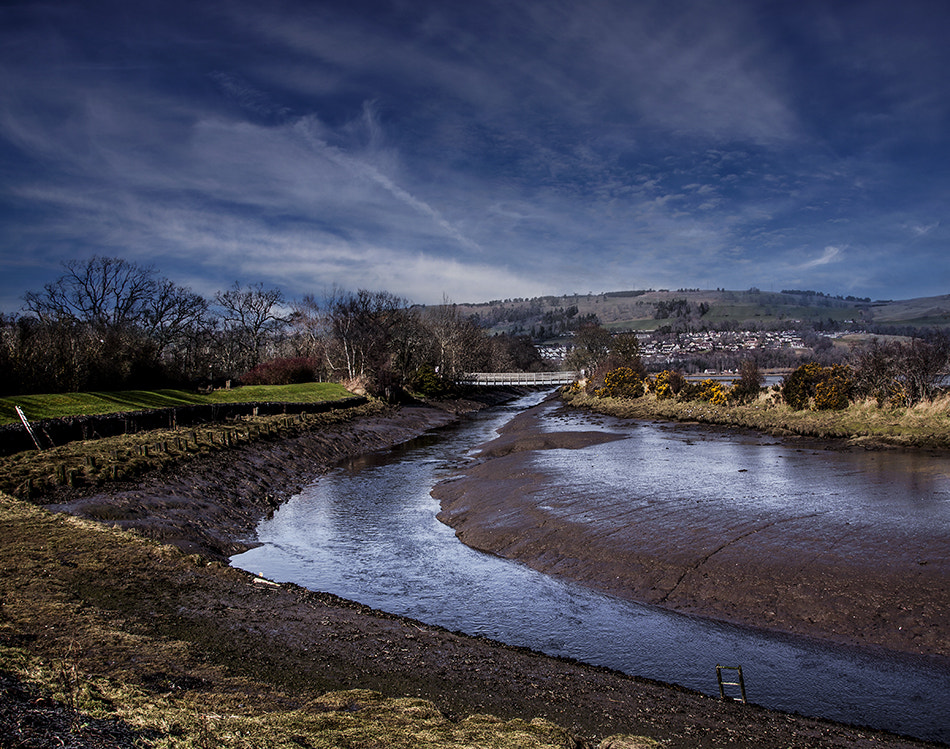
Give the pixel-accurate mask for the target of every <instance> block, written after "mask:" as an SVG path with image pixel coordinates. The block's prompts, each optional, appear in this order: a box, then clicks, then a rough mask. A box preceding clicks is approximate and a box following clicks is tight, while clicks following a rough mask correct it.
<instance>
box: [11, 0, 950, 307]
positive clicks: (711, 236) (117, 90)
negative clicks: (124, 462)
mask: <svg viewBox="0 0 950 749" xmlns="http://www.w3.org/2000/svg"><path fill="white" fill-rule="evenodd" d="M948 39H950V4H948V3H947V2H946V0H900V1H899V2H898V1H897V0H860V1H857V2H851V1H849V0H826V1H824V2H818V1H816V0H794V1H793V2H781V1H779V0H771V1H766V0H717V1H716V2H709V1H708V0H585V2H584V3H580V2H577V1H576V0H570V1H569V2H565V1H562V0H479V1H478V2H470V3H452V2H447V1H446V0H437V1H436V0H434V1H433V2H425V1H422V0H392V1H391V2H368V1H365V0H343V1H340V2H336V1H321V0H269V1H268V2H260V1H259V0H233V1H230V0H207V1H205V0H203V1H202V2H192V1H191V0H189V1H188V2H179V1H177V0H136V2H128V0H121V2H118V1H117V2H108V1H100V0H72V1H71V0H33V1H31V2H16V1H15V0H7V1H6V2H4V3H3V4H2V6H0V269H2V273H0V310H2V311H4V312H7V313H12V312H16V311H18V310H20V309H21V308H22V296H23V294H24V293H25V292H27V291H31V290H32V291H35V290H41V289H42V288H43V285H44V284H46V283H48V282H50V281H54V280H55V279H57V278H58V277H60V276H61V275H62V273H63V272H64V268H63V265H62V263H63V262H66V261H70V260H80V261H85V260H87V259H89V258H91V257H92V256H94V255H99V256H107V257H119V258H122V259H124V260H127V261H130V262H133V263H136V264H138V265H141V266H143V267H148V266H152V267H154V268H155V269H156V270H157V271H158V272H159V274H160V275H162V276H164V277H167V278H169V279H171V280H172V281H174V282H176V283H178V284H180V285H182V286H186V287H188V288H190V289H191V290H193V291H195V292H198V293H201V294H204V295H208V296H211V295H213V293H214V292H215V291H217V290H224V289H226V288H228V287H229V286H231V285H232V284H234V283H238V284H240V285H244V284H257V283H261V284H263V285H265V286H266V287H268V288H272V287H277V288H280V289H281V290H282V291H283V292H284V294H285V296H286V297H288V298H300V297H302V296H303V295H305V294H314V295H315V296H317V297H320V296H321V295H322V294H324V293H326V292H327V291H329V290H330V289H332V288H338V289H344V290H351V291H355V290H357V289H368V290H374V291H377V290H384V291H388V292H390V293H392V294H395V295H397V296H400V297H403V298H405V299H407V300H408V301H410V302H414V303H421V304H434V303H439V302H441V301H443V300H444V299H448V300H451V301H455V302H460V303H461V302H480V301H488V300H492V299H505V298H514V297H533V296H540V295H548V294H571V293H580V294H586V293H589V292H594V293H598V292H602V291H617V290H627V289H648V288H657V289H659V288H669V289H679V288H703V289H712V288H727V289H747V288H750V287H753V286H755V287H758V288H760V289H762V290H763V291H770V290H774V291H779V290H782V289H812V290H817V291H822V292H824V293H829V294H841V295H854V296H858V297H871V298H873V299H908V298H914V297H922V296H935V295H942V294H950V259H948V253H947V248H948V239H950V216H948V206H950V44H948V43H947V40H948Z"/></svg>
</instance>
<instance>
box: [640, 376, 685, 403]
mask: <svg viewBox="0 0 950 749" xmlns="http://www.w3.org/2000/svg"><path fill="white" fill-rule="evenodd" d="M685 385H686V378H685V377H684V376H683V375H682V374H681V373H680V372H677V371H675V370H669V369H664V370H663V371H662V372H658V373H657V375H656V376H655V377H653V378H651V379H650V380H648V381H647V387H649V389H650V392H652V393H654V394H655V395H656V397H657V400H666V399H668V398H674V397H676V396H677V395H678V394H679V393H680V391H681V390H682V389H683V388H684V387H685Z"/></svg>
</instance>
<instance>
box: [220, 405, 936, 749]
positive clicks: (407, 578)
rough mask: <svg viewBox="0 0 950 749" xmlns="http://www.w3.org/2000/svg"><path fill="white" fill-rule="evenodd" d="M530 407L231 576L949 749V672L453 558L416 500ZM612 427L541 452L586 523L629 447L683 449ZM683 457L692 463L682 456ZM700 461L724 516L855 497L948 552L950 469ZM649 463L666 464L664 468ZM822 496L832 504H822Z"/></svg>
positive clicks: (445, 433) (584, 418)
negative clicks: (726, 680)
mask: <svg viewBox="0 0 950 749" xmlns="http://www.w3.org/2000/svg"><path fill="white" fill-rule="evenodd" d="M542 397H543V394H534V395H531V396H528V397H526V398H524V399H521V400H519V401H517V402H514V403H512V404H509V405H508V406H505V407H501V408H497V409H491V410H490V411H488V412H482V413H481V414H479V415H477V416H476V417H473V418H472V419H470V420H466V421H464V422H462V423H461V424H458V425H453V426H451V427H448V428H445V429H441V430H438V431H437V432H434V433H430V434H428V435H424V436H423V437H420V438H418V439H416V440H413V441H412V442H410V443H407V444H406V445H403V446H400V447H399V448H397V449H395V450H393V451H391V452H386V453H379V454H371V455H367V456H363V457H361V458H359V459H356V460H353V461H350V462H347V463H345V464H342V465H340V466H338V467H337V468H335V469H334V470H332V471H331V472H330V473H328V474H326V475H324V476H321V477H320V478H319V479H318V480H316V481H315V482H314V483H313V484H311V485H310V486H308V487H306V488H305V489H304V490H303V491H302V492H301V493H300V494H299V495H297V496H295V497H293V498H292V499H291V500H290V501H289V502H287V503H286V504H284V505H283V506H281V507H280V508H279V509H278V511H277V512H276V513H275V514H274V516H273V517H272V518H271V519H268V520H265V521H263V522H262V523H261V524H260V526H259V527H258V529H257V540H258V541H259V542H260V544H261V545H260V546H258V547H256V548H254V549H251V550H250V551H248V552H246V553H244V554H240V555H237V556H235V557H233V558H232V560H231V562H232V564H233V565H235V566H237V567H240V568H242V569H245V570H248V571H251V572H254V573H257V574H261V575H263V576H264V577H267V578H269V579H272V580H276V581H280V582H294V583H297V584H299V585H302V586H304V587H307V588H310V589H312V590H318V591H326V592H329V593H334V594H336V595H339V596H342V597H344V598H348V599H351V600H355V601H359V602H360V603H363V604H366V605H368V606H371V607H374V608H377V609H380V610H383V611H387V612H390V613H393V614H399V615H403V616H408V617H412V618H414V619H417V620H420V621H423V622H426V623H430V624H435V625H439V626H442V627H445V628H447V629H449V630H453V631H462V632H466V633H468V634H473V635H483V636H486V637H489V638H492V639H495V640H499V641H501V642H505V643H509V644H512V645H518V646H523V647H528V648H531V649H534V650H538V651H541V652H545V653H548V654H551V655H558V656H566V657H570V658H575V659H577V660H580V661H583V662H586V663H591V664H594V665H599V666H606V667H609V668H613V669H616V670H619V671H623V672H625V673H628V674H632V675H637V676H643V677H647V678H650V679H656V680H660V681H664V682H669V683H674V684H680V685H682V686H685V687H688V688H691V689H695V690H697V691H700V692H703V693H706V694H709V695H714V696H718V684H717V681H716V665H717V664H722V665H725V666H734V665H741V666H742V668H743V675H744V678H745V683H746V691H747V694H748V698H749V701H750V702H755V703H757V704H760V705H764V706H767V707H770V708H774V709H778V710H784V711H788V712H798V713H802V714H805V715H811V716H816V717H824V718H829V719H832V720H837V721H841V722H845V723H852V724H856V725H866V726H871V727H875V728H881V729H885V730H889V731H894V732H897V733H903V734H906V735H910V736H915V737H917V738H922V739H929V740H937V741H943V742H948V743H950V668H948V667H946V665H945V664H941V663H937V662H935V661H934V660H932V659H927V658H922V657H915V656H907V655H887V654H884V655H882V654H880V653H869V652H866V651H863V650H859V649H856V648H848V647H843V646H840V645H826V644H823V643H820V642H816V641H812V640H806V639H803V638H797V637H792V636H783V635H777V634H771V633H767V632H762V631H758V630H753V629H748V628H743V627H737V626H732V625H728V624H723V623H720V622H716V621H712V620H708V619H703V618H699V617H691V616H684V615H681V614H676V613H672V612H669V611H665V610H663V609H660V608H656V607H651V606H645V605H639V604H635V603H630V602H628V601H624V600H620V599H617V598H614V597H611V596H608V595H604V594H601V593H598V592H596V591H592V590H590V589H587V588H585V587H583V586H581V585H578V584H574V583H571V582H567V581H564V580H560V579H555V578H551V577H548V576H546V575H543V574H541V573H538V572H535V571H533V570H531V569H529V568H527V567H525V566H523V565H521V564H518V563H515V562H511V561H507V560H503V559H500V558H497V557H494V556H491V555H488V554H483V553H480V552H477V551H474V550H472V549H470V548H469V547H467V546H465V545H463V544H462V543H460V542H459V541H458V540H457V539H456V537H455V534H454V532H453V531H452V529H450V528H448V527H447V526H445V525H443V524H442V523H440V522H439V521H438V520H437V519H436V514H437V513H438V511H439V505H438V503H437V502H436V500H434V499H433V498H432V497H431V496H430V494H429V492H430V490H431V488H432V487H433V486H434V485H435V484H436V483H438V482H440V481H442V480H445V479H446V478H449V477H451V476H452V474H453V472H455V471H456V470H457V469H458V468H459V467H460V466H462V465H464V463H465V461H467V460H469V459H470V458H471V457H472V455H473V452H474V450H475V448H476V447H477V446H478V445H480V444H482V443H484V442H486V441H488V440H490V439H492V438H493V437H494V436H495V434H496V429H498V428H499V427H500V426H502V425H503V424H504V423H506V422H507V421H508V420H509V419H510V418H511V417H512V416H513V415H514V414H515V413H517V412H519V411H520V410H523V409H524V408H526V407H528V406H531V405H534V404H536V403H538V402H539V401H540V400H541V399H542ZM552 428H557V429H571V428H577V429H588V430H589V429H596V428H606V427H604V420H603V419H600V418H598V417H596V416H588V415H585V414H577V415H575V416H572V417H569V418H566V419H565V418H562V419H560V420H559V422H558V423H557V424H556V425H555V426H554V427H552ZM609 428H610V431H612V432H615V431H617V430H618V429H621V430H622V429H624V428H627V429H629V431H630V435H629V440H622V441H620V442H611V443H607V444H605V445H596V446H591V447H587V448H583V449H582V450H574V451H565V450H551V451H546V453H545V454H544V455H543V457H542V458H541V459H540V460H541V462H543V463H544V464H545V466H546V469H547V470H549V471H551V475H552V486H553V485H555V484H557V485H563V483H565V482H566V483H567V484H568V485H570V486H574V487H580V486H583V487H585V489H584V491H585V493H586V494H587V495H589V496H590V497H591V503H592V507H591V509H592V517H596V516H597V513H596V503H597V499H598V498H599V497H606V496H609V495H611V494H616V490H617V486H618V485H620V484H622V483H623V482H629V481H630V478H629V475H630V471H629V470H624V468H623V465H622V464H621V463H620V459H619V458H618V459H617V462H616V463H612V462H611V458H610V455H611V452H612V451H615V450H616V449H617V448H616V446H617V445H618V444H627V443H628V442H630V440H634V441H633V442H630V444H628V448H629V449H634V450H637V451H640V452H641V453H644V454H645V453H646V452H647V451H650V450H651V449H652V450H654V451H657V450H663V451H664V452H667V451H668V449H669V448H670V445H671V440H674V441H675V440H680V441H689V440H690V437H689V433H688V431H687V432H686V433H675V434H674V433H672V432H671V431H670V430H666V429H664V427H663V426H662V425H651V424H642V423H641V424H637V425H627V426H626V427H625V426H624V424H623V422H616V421H611V422H610V423H609ZM631 445H632V447H631ZM690 446H691V448H696V447H697V445H696V444H695V443H694V442H690ZM700 448H702V445H700ZM709 449H711V450H713V451H714V454H710V455H708V456H706V457H705V458H704V457H703V454H702V450H701V449H700V450H696V449H690V451H689V454H690V459H691V460H694V461H699V462H702V461H704V460H705V461H715V465H716V466H718V467H720V468H723V476H724V477H727V476H728V477H729V478H724V479H723V481H722V482H720V483H718V484H717V483H715V482H713V483H710V481H709V479H708V473H707V478H705V479H704V487H705V489H706V490H707V491H711V492H713V491H714V492H718V493H725V494H726V495H727V501H732V502H740V503H742V502H744V503H749V502H752V501H753V500H752V499H751V498H752V497H753V496H755V497H759V499H757V500H755V501H756V502H757V504H756V506H755V507H754V508H750V509H753V510H754V511H755V512H758V513H761V512H768V511H769V504H770V503H771V504H773V505H775V510H776V511H777V512H778V511H780V510H779V509H778V508H779V506H780V505H781V506H786V505H787V502H784V503H783V502H780V501H779V499H777V498H778V497H782V496H787V495H788V494H789V493H791V494H793V495H794V497H795V501H796V502H797V503H812V504H814V503H817V502H819V501H821V502H822V512H829V513H832V514H834V513H854V512H855V507H854V505H853V497H854V496H855V491H854V488H855V487H858V488H859V492H860V495H861V497H862V498H861V500H860V502H861V506H860V508H859V510H858V511H859V512H861V513H863V514H868V513H870V514H871V516H872V517H873V522H875V523H884V524H893V525H894V526H895V527H897V526H902V527H904V528H905V529H906V526H907V524H908V523H925V524H928V526H929V527H933V525H934V524H937V527H938V528H945V529H946V531H947V533H946V535H945V537H946V538H950V464H948V463H940V462H939V459H933V458H931V459H929V460H928V461H925V462H921V463H911V464H910V465H909V466H907V467H906V468H904V469H899V467H897V468H895V467H894V466H891V467H889V468H888V469H887V470H886V471H884V474H886V477H887V480H886V481H883V480H881V478H880V476H881V471H880V464H879V463H875V465H876V466H877V468H876V469H874V470H871V468H870V467H869V466H868V465H862V463H861V460H860V456H857V457H855V456H852V455H849V454H840V453H827V454H820V455H809V456H808V458H809V459H808V460H805V459H802V460H800V461H788V460H784V461H779V458H778V456H777V453H776V450H777V449H778V448H776V446H775V445H774V444H773V443H769V442H768V441H766V440H757V439H754V438H753V439H749V438H748V437H743V438H739V437H737V436H734V435H730V434H723V435H722V437H721V439H716V440H712V441H710V442H709ZM628 452H629V450H628ZM785 452H786V453H787V452H788V451H787V450H786V451H785ZM539 455H540V454H539ZM664 457H667V456H664ZM624 460H625V461H628V460H629V458H628V457H626V458H624ZM935 460H937V461H938V463H937V464H935V463H934V462H933V461H935ZM724 461H725V462H727V463H728V465H726V466H725V467H724ZM646 462H650V463H653V464H658V465H662V461H659V460H656V461H646ZM776 462H781V470H780V471H778V472H777V473H776V471H771V475H772V476H773V478H775V483H774V486H772V485H770V486H768V487H766V486H762V487H758V488H757V489H756V491H748V487H746V488H745V489H743V490H742V492H741V493H736V490H735V489H734V488H730V487H731V486H732V485H733V484H734V476H735V471H736V470H737V469H736V466H741V467H742V468H740V469H739V470H745V468H746V467H747V466H749V465H750V464H753V465H763V464H765V465H771V464H772V463H776ZM595 464H596V470H595V469H594V468H593V467H592V466H594V465H595ZM626 465H627V466H629V463H626ZM683 468H684V467H683V466H682V465H679V466H678V467H677V470H675V471H672V472H671V474H670V475H669V476H667V477H665V478H664V477H659V476H653V477H651V478H650V480H651V481H667V482H668V481H673V480H675V481H685V480H687V479H686V478H684V477H688V476H689V475H690V474H691V472H690V470H689V467H688V466H687V467H686V469H687V470H683ZM900 470H904V472H905V473H906V476H905V481H903V482H902V483H901V482H898V484H899V485H898V486H897V487H895V484H894V477H895V474H899V473H900ZM693 475H695V472H693ZM842 476H844V477H846V478H845V479H844V480H845V481H847V483H848V485H849V486H850V487H851V491H849V492H848V494H849V500H848V501H845V500H844V499H842V500H840V502H838V503H837V505H836V502H835V500H834V497H835V496H838V495H840V494H841V492H840V487H841V483H842ZM823 477H824V478H823ZM730 479H731V481H730ZM822 481H825V482H831V483H833V484H834V486H835V487H837V489H833V490H832V489H830V488H829V487H823V485H822V484H821V482H822ZM657 485H660V486H662V485H664V484H662V483H659V484H654V486H657ZM670 490H671V491H672V490H673V488H671V489H670ZM679 490H688V491H695V487H692V488H683V487H679ZM730 493H731V494H730ZM732 495H734V496H732ZM729 496H731V497H732V498H731V500H730V499H729ZM829 496H830V497H832V499H831V500H830V501H831V505H830V506H829V505H828V501H829V500H828V499H827V498H828V497H829ZM819 497H821V500H819V499H818V498H819Z"/></svg>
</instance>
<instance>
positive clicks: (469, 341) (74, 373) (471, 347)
mask: <svg viewBox="0 0 950 749" xmlns="http://www.w3.org/2000/svg"><path fill="white" fill-rule="evenodd" d="M63 268H64V273H63V274H62V275H61V276H60V277H59V278H57V279H56V280H54V281H51V282H49V283H47V284H46V285H45V286H44V287H43V289H42V290H38V291H29V292H27V293H26V294H25V295H24V298H23V299H24V308H23V310H22V311H21V312H19V313H16V314H12V315H6V314H4V315H0V392H2V393H3V394H6V395H12V394H21V393H31V392H32V393H36V392H77V391H88V390H122V389H143V388H155V387H167V386H179V387H180V386H192V387H196V386H211V385H213V384H222V383H223V382H224V381H226V380H240V381H242V382H246V383H261V384H286V383H290V382H301V381H309V380H333V381H339V382H342V383H344V384H346V385H347V386H349V387H352V388H354V389H360V388H362V389H365V390H366V391H367V392H370V393H372V394H378V395H386V394H389V395H394V394H396V393H397V392H398V391H399V390H400V389H404V388H407V387H414V388H416V389H423V390H425V389H428V390H430V391H431V390H437V389H445V388H447V387H450V386H451V384H452V383H453V382H454V381H455V378H456V376H457V375H458V374H461V373H463V372H467V371H530V370H537V369H542V368H544V365H543V363H542V361H541V358H540V356H539V354H538V351H537V349H535V348H534V346H532V345H531V343H530V341H529V340H528V339H527V338H525V337H519V336H513V335H499V336H489V335H488V334H487V333H486V332H485V330H484V329H483V328H482V327H481V326H480V325H479V324H478V322H477V320H474V319H471V318H466V317H463V316H462V315H460V314H459V313H458V311H457V309H456V308H455V307H454V305H452V304H450V303H448V300H444V303H443V304H442V305H438V306H433V307H420V306H413V305H411V304H409V303H408V302H407V301H406V300H405V299H402V298H400V297H398V296H395V295H393V294H390V293H389V292H386V291H368V290H364V289H359V290H357V291H348V290H343V289H337V288H334V289H333V290H331V291H330V292H328V293H327V294H325V295H323V296H321V297H320V298H318V297H316V296H315V295H312V294H311V295H307V296H305V297H304V298H302V299H299V300H291V299H287V298H286V297H285V296H284V294H283V292H282V291H281V290H280V289H279V288H269V287H266V286H265V285H264V284H261V283H258V284H246V285H241V284H239V283H234V284H233V285H232V286H231V287H229V288H227V289H224V290H221V291H217V292H215V293H214V294H213V295H212V296H211V297H210V298H208V297H205V296H202V295H200V294H197V293H195V292H194V291H192V290H191V289H189V288H187V287H184V286H181V285H178V284H176V283H174V282H172V281H170V280H169V279H167V278H165V277H163V276H162V275H161V274H159V273H158V271H156V270H155V269H154V268H153V267H151V266H147V267H146V266H141V265H138V264H136V263H132V262H129V261H127V260H124V259H122V258H115V257H101V256H96V257H93V258H91V259H89V260H85V261H81V260H73V261H69V262H66V263H64V264H63Z"/></svg>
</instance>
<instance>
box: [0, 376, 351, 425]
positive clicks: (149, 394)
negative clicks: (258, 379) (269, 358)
mask: <svg viewBox="0 0 950 749" xmlns="http://www.w3.org/2000/svg"><path fill="white" fill-rule="evenodd" d="M350 395H351V393H350V392H348V391H347V390H346V389H344V388H343V387H342V386H341V385H337V384H336V383H330V382H308V383H303V384H300V385H251V386H248V387H239V388H233V389H227V390H214V391H212V392H211V393H208V394H207V395H204V394H201V393H195V392H191V391H187V390H123V391H120V392H114V393H109V392H96V393H49V394H41V395H17V396H11V397H9V398H0V424H9V423H12V422H16V421H19V417H18V416H17V415H16V411H15V410H14V406H20V408H22V409H23V411H24V413H25V414H26V417H27V418H28V419H29V420H30V421H37V420H39V419H59V418H62V417H64V416H80V415H85V414H108V413H117V412H120V411H141V410H144V409H151V408H171V407H174V406H191V405H196V404H205V403H321V402H323V401H330V400H339V399H341V398H346V397H348V396H350Z"/></svg>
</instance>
